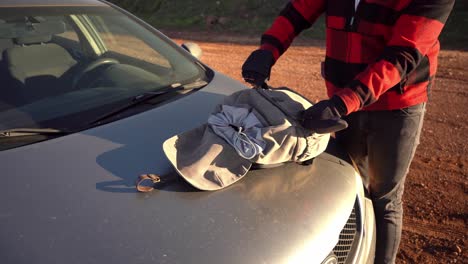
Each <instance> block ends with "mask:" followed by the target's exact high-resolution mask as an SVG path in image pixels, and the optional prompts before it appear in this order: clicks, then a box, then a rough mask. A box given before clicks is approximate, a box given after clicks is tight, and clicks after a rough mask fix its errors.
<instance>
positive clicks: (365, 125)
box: [336, 103, 425, 264]
mask: <svg viewBox="0 0 468 264" xmlns="http://www.w3.org/2000/svg"><path fill="white" fill-rule="evenodd" d="M424 112H425V103H423V104H419V105H416V106H411V107H408V108H404V109H400V110H392V111H361V112H356V113H352V114H350V115H349V116H347V117H345V119H346V121H347V122H348V124H349V127H348V128H347V129H345V130H343V131H340V132H338V133H337V134H336V138H337V139H338V141H339V142H340V143H341V144H342V145H343V146H344V147H345V148H346V149H347V151H348V152H349V154H350V155H351V156H352V158H353V160H354V161H355V162H356V165H357V166H358V169H359V171H360V173H361V175H362V177H363V180H364V182H365V184H366V186H367V188H368V190H369V194H370V197H371V199H372V202H373V204H374V211H375V218H376V227H377V245H376V257H375V263H379V264H380V263H394V262H395V258H396V254H397V252H398V246H399V244H400V238H401V228H402V218H403V206H402V195H403V189H404V183H405V178H406V174H407V173H408V169H409V166H410V163H411V160H412V159H413V156H414V153H415V151H416V146H417V145H418V144H419V135H420V133H421V128H422V124H423V117H424Z"/></svg>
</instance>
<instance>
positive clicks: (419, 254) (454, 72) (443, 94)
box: [168, 33, 468, 263]
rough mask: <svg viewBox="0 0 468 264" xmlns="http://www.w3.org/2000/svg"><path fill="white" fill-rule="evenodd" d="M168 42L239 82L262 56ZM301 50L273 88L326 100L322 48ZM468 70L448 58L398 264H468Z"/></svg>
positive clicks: (407, 204)
mask: <svg viewBox="0 0 468 264" xmlns="http://www.w3.org/2000/svg"><path fill="white" fill-rule="evenodd" d="M168 34H169V35H172V37H175V38H177V39H176V42H178V43H182V42H184V41H193V39H197V41H196V42H197V43H198V44H199V45H200V46H201V48H202V49H203V57H202V61H203V62H205V63H206V64H207V65H209V66H211V67H213V68H214V69H216V70H218V71H219V72H221V73H224V74H226V75H228V76H230V77H232V78H234V79H237V80H239V81H242V78H241V74H240V68H241V65H242V63H243V62H244V60H245V59H246V58H247V56H248V55H249V54H250V52H251V51H253V50H254V49H255V48H256V45H255V44H253V43H255V42H256V40H254V39H247V38H245V39H239V38H235V37H230V36H220V35H214V36H211V38H206V39H202V40H200V35H198V36H196V35H191V36H186V35H183V34H182V35H181V34H180V33H179V34H177V33H172V34H171V33H168ZM208 40H216V42H208ZM300 42H301V43H299V44H298V45H294V46H293V47H291V48H290V49H289V50H288V51H287V52H286V54H284V55H283V56H282V57H281V58H280V60H279V61H278V62H277V64H276V65H275V67H274V68H273V70H272V79H271V81H270V85H272V86H274V87H277V86H287V87H290V88H293V89H296V90H297V91H299V92H301V93H302V94H304V95H306V96H307V97H308V98H309V99H311V100H312V101H317V100H320V99H324V98H325V97H326V93H325V87H324V82H323V80H322V77H321V75H320V61H322V60H323V58H324V54H325V53H324V49H323V45H321V44H320V43H310V42H309V43H307V41H300ZM239 43H240V44H239ZM467 69H468V52H462V51H445V50H444V51H442V52H441V54H440V57H439V72H438V75H437V78H436V84H435V86H434V88H433V89H432V97H431V99H430V102H429V104H428V106H427V113H426V117H425V123H424V128H423V132H422V138H421V143H420V145H419V147H418V149H417V152H416V156H415V158H414V160H413V163H412V165H411V168H410V171H409V175H408V177H407V181H406V185H405V194H404V208H405V214H404V227H403V237H402V242H401V246H400V252H399V254H398V262H397V263H468V253H467V251H466V246H467V235H468V232H467V222H468V213H467V211H468V210H467V209H468V208H467V199H466V198H467V192H468V181H467V179H468V178H467V175H468V156H467V153H468V151H467V150H468V146H467V143H468V142H467V140H466V134H468V87H467V86H468V71H467Z"/></svg>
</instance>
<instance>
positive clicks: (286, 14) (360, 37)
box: [242, 0, 454, 263]
mask: <svg viewBox="0 0 468 264" xmlns="http://www.w3.org/2000/svg"><path fill="white" fill-rule="evenodd" d="M453 4H454V0H391V1H390V0H361V1H359V0H355V1H352V0H329V1H325V0H292V1H291V2H289V3H288V4H287V5H286V7H285V8H284V9H283V10H282V11H281V13H280V15H279V16H278V17H277V18H276V20H275V21H274V22H273V24H272V26H271V27H270V28H269V29H268V30H267V31H266V32H265V33H264V34H263V36H262V40H261V47H260V49H258V50H256V51H254V52H253V53H252V54H251V55H250V56H249V58H248V59H247V60H246V62H245V63H244V65H243V66H242V75H243V77H244V79H245V80H246V81H247V82H250V83H253V84H255V85H262V84H263V83H264V82H265V80H267V79H268V78H269V76H270V70H271V67H272V66H273V65H274V63H275V62H276V60H277V59H278V58H279V57H280V56H281V55H282V54H283V53H284V52H285V51H286V50H287V49H288V47H289V46H290V44H291V43H292V41H293V39H294V38H295V37H296V36H297V35H298V34H299V33H300V32H301V31H303V30H304V29H306V28H309V27H310V26H311V25H312V24H313V23H314V21H315V20H316V19H317V18H318V17H319V16H320V15H321V14H322V13H325V14H326V27H327V28H326V32H327V46H326V58H325V62H324V63H323V64H322V75H323V76H324V78H325V81H326V87H327V91H328V95H329V97H330V99H329V100H324V101H321V102H319V103H317V104H315V105H314V106H312V107H311V108H309V109H307V110H306V111H305V112H304V116H303V118H304V119H303V125H304V127H306V128H309V129H311V130H314V131H316V132H319V133H328V132H337V133H336V138H337V140H339V141H340V143H342V144H343V146H344V147H346V149H347V151H348V152H349V153H350V155H351V156H352V157H353V159H354V161H355V162H356V164H357V166H358V168H359V170H360V172H361V174H362V176H363V177H364V179H365V180H366V181H367V185H368V189H369V193H370V196H371V199H372V200H373V204H374V211H375V216H376V225H377V248H376V258H375V263H394V262H395V258H396V254H397V252H398V247H399V243H400V237H401V226H402V214H403V212H402V211H403V209H402V194H403V188H404V181H405V177H406V174H407V172H408V169H409V166H410V163H411V160H412V158H413V156H414V152H415V150H416V146H417V145H418V143H419V135H420V132H421V127H422V123H423V116H424V112H425V103H426V101H427V100H428V95H429V91H430V87H431V85H432V83H433V81H434V76H435V73H436V69H437V55H438V53H439V41H438V37H439V34H440V32H441V31H442V28H443V26H444V24H445V22H446V20H447V18H448V16H449V13H450V12H451V10H452V8H453ZM342 119H344V120H345V121H346V122H347V123H348V124H349V127H348V128H347V129H344V128H346V122H343V120H342ZM342 129H344V130H342ZM339 130H341V131H339ZM338 131H339V132H338Z"/></svg>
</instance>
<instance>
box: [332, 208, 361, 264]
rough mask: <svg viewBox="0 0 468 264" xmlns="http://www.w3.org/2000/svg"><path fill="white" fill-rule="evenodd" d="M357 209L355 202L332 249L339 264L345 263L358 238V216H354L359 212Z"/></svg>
mask: <svg viewBox="0 0 468 264" xmlns="http://www.w3.org/2000/svg"><path fill="white" fill-rule="evenodd" d="M357 209H358V202H357V201H356V204H355V206H354V207H353V211H352V212H351V215H350V216H349V218H348V222H347V223H346V225H345V226H344V228H343V229H342V230H341V233H340V239H339V240H338V243H337V244H336V246H335V248H334V249H333V253H334V254H335V256H336V257H337V258H338V263H339V264H344V263H346V260H347V259H348V256H349V253H350V252H351V250H352V249H353V245H354V243H355V242H356V241H355V240H357V239H356V238H357V237H358V234H359V232H358V228H359V223H360V221H359V216H357V215H356V212H359V210H357Z"/></svg>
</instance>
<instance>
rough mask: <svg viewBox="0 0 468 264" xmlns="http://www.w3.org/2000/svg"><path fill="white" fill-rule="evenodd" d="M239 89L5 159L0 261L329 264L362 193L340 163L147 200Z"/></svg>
mask: <svg viewBox="0 0 468 264" xmlns="http://www.w3.org/2000/svg"><path fill="white" fill-rule="evenodd" d="M233 87H239V89H240V86H239V84H238V83H236V82H233V81H230V80H229V79H227V78H225V77H223V76H220V75H217V77H216V78H215V79H214V80H213V82H212V83H211V84H210V85H209V86H208V87H206V88H204V89H203V90H201V91H198V92H196V93H194V94H192V95H190V96H186V97H184V98H182V99H180V100H177V101H175V102H173V103H170V104H167V105H164V106H162V107H158V108H155V109H153V110H150V111H147V112H144V113H142V114H139V115H136V116H132V117H130V118H126V119H123V120H120V121H117V122H113V123H110V124H108V125H104V126H101V127H98V128H95V129H91V130H87V131H84V132H81V133H77V134H73V135H69V136H65V137H61V138H57V139H54V140H49V141H46V142H42V143H37V144H33V145H28V146H24V147H20V148H16V149H11V150H7V151H2V152H0V175H1V185H0V201H1V202H0V262H1V263H125V264H128V263H150V262H153V263H217V264H218V263H288V262H295V261H299V262H300V261H304V260H308V261H309V263H314V262H316V261H318V262H319V263H320V261H319V260H320V259H323V257H324V256H326V255H327V254H328V252H329V251H330V250H331V249H332V248H333V246H334V243H335V242H336V241H337V239H338V234H339V232H340V230H341V227H342V226H343V225H344V224H345V222H346V220H347V218H348V216H349V213H350V211H351V208H352V206H353V204H354V201H355V195H356V194H355V184H356V183H355V180H354V170H353V169H352V168H351V166H349V165H348V164H346V163H343V164H340V162H339V161H338V159H337V158H335V157H333V156H331V155H328V154H322V155H321V156H319V157H318V158H317V159H316V160H315V162H314V164H313V165H312V166H299V165H294V164H290V165H285V166H282V167H279V168H275V169H268V170H257V171H252V172H251V173H250V174H249V175H247V176H246V178H244V179H243V180H242V181H239V182H238V183H236V184H234V185H233V186H231V187H229V188H227V189H225V190H222V191H218V192H201V191H197V190H195V189H193V188H191V187H190V186H189V185H188V184H187V183H185V182H184V181H183V180H182V179H181V180H175V181H172V182H169V183H167V184H166V185H164V186H163V187H162V188H161V190H156V191H154V192H152V193H149V194H141V193H136V191H135V188H134V181H135V179H136V177H137V176H138V175H139V174H142V173H157V174H168V173H169V174H170V173H171V166H170V165H169V163H168V161H167V160H166V159H165V156H164V154H163V151H162V148H161V145H162V142H163V141H164V140H165V139H167V138H169V137H171V136H172V135H174V134H177V133H180V132H182V131H186V130H188V129H191V128H193V127H195V126H197V125H199V124H200V123H203V122H205V121H206V119H207V117H208V115H209V113H210V112H211V110H212V109H213V107H214V106H215V104H217V103H218V102H220V100H222V98H223V96H224V95H225V94H229V93H232V92H234V91H236V90H235V89H233ZM314 259H315V261H314Z"/></svg>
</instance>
